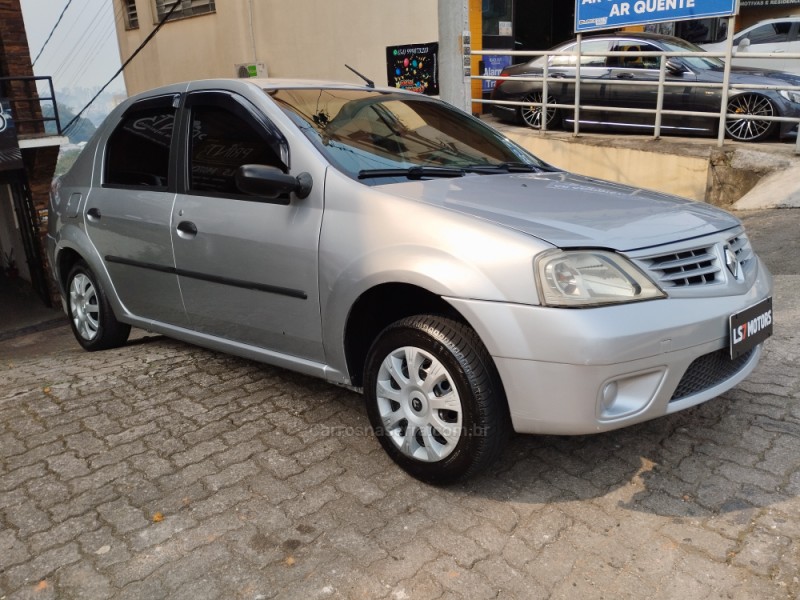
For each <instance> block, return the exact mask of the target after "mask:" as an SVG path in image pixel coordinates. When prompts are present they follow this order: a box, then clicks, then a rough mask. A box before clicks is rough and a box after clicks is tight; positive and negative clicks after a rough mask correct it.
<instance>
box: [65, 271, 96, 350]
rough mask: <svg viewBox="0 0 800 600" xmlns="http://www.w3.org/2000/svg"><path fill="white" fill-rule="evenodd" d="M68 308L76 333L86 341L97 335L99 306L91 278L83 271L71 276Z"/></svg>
mask: <svg viewBox="0 0 800 600" xmlns="http://www.w3.org/2000/svg"><path fill="white" fill-rule="evenodd" d="M69 309H70V313H71V315H72V322H73V323H74V324H75V329H76V330H77V331H78V334H79V335H80V336H81V337H82V338H83V339H84V340H86V341H87V342H89V341H91V340H93V339H94V338H95V337H97V329H98V327H99V326H100V323H99V319H100V308H99V307H98V305H97V292H96V291H95V289H94V285H92V280H91V279H89V278H88V277H87V276H86V275H84V274H83V273H78V274H77V275H75V277H73V278H72V285H70V286H69Z"/></svg>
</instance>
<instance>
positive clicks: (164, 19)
mask: <svg viewBox="0 0 800 600" xmlns="http://www.w3.org/2000/svg"><path fill="white" fill-rule="evenodd" d="M178 6H180V2H175V3H174V4H173V5H172V7H171V8H170V9H169V10H168V11H167V13H166V14H165V15H164V16H163V17H162V18H161V20H160V21H159V22H158V25H156V26H155V28H154V29H153V31H151V32H150V33H149V34H148V35H147V37H146V38H144V40H142V43H141V44H139V46H138V47H137V48H136V50H134V51H133V54H131V55H130V56H129V57H128V58H127V59H126V60H125V62H124V63H122V66H120V68H119V69H117V72H116V73H114V75H112V76H111V79H109V80H108V81H107V82H106V83H105V85H103V87H101V88H100V90H99V91H98V92H97V93H96V94H95V95H94V96H93V97H92V99H91V100H89V102H87V103H86V106H84V107H83V108H82V109H81V110H80V111H79V112H78V113H77V114H76V115H75V116H74V117H73V118H72V120H70V122H69V123H67V124H66V125H65V126H64V128H63V129H62V130H61V132H62V134H64V135H68V131H69V128H70V127H72V126H73V125H74V124H75V123H76V122H77V121H78V119H80V117H81V115H82V114H83V113H84V112H86V109H87V108H89V107H90V106H91V105H92V103H94V101H95V100H97V98H98V96H100V94H102V93H103V91H104V90H105V89H106V88H107V87H108V86H109V85H111V82H112V81H114V80H115V79H116V78H117V76H118V75H119V74H120V73H122V71H123V70H124V69H125V67H127V66H128V65H129V64H130V63H131V61H132V60H133V59H134V58H136V55H137V54H139V52H141V51H142V50H143V49H144V47H145V46H147V44H149V43H150V40H152V39H153V38H154V37H155V35H156V34H157V33H158V32H159V30H160V29H161V27H162V26H163V25H164V23H166V22H167V19H169V18H170V17H171V16H172V13H173V12H175V9H176V8H178Z"/></svg>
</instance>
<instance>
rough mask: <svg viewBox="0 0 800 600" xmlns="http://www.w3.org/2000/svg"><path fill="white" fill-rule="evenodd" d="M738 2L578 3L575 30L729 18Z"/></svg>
mask: <svg viewBox="0 0 800 600" xmlns="http://www.w3.org/2000/svg"><path fill="white" fill-rule="evenodd" d="M736 1H737V0H575V31H576V32H578V33H580V32H582V31H594V30H597V29H614V28H617V27H628V26H630V25H646V24H648V23H661V22H664V21H684V20H689V19H705V18H708V17H730V16H733V15H735V14H736V12H737V5H736Z"/></svg>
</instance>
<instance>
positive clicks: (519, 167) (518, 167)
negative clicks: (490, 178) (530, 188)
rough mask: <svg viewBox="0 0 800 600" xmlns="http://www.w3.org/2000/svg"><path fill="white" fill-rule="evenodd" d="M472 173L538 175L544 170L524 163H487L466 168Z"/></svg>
mask: <svg viewBox="0 0 800 600" xmlns="http://www.w3.org/2000/svg"><path fill="white" fill-rule="evenodd" d="M464 169H465V170H466V171H469V172H470V173H497V172H501V173H536V172H539V171H543V170H544V169H543V168H542V167H540V166H538V165H534V164H531V163H524V162H502V163H496V164H491V163H486V164H477V165H470V166H468V167H464Z"/></svg>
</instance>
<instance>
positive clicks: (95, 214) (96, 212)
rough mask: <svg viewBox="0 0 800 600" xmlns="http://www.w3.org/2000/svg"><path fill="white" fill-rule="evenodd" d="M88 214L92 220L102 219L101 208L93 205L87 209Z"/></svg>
mask: <svg viewBox="0 0 800 600" xmlns="http://www.w3.org/2000/svg"><path fill="white" fill-rule="evenodd" d="M86 216H87V217H89V220H90V221H99V220H100V216H101V215H100V209H99V208H96V207H92V208H90V209H89V210H87V211H86Z"/></svg>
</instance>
